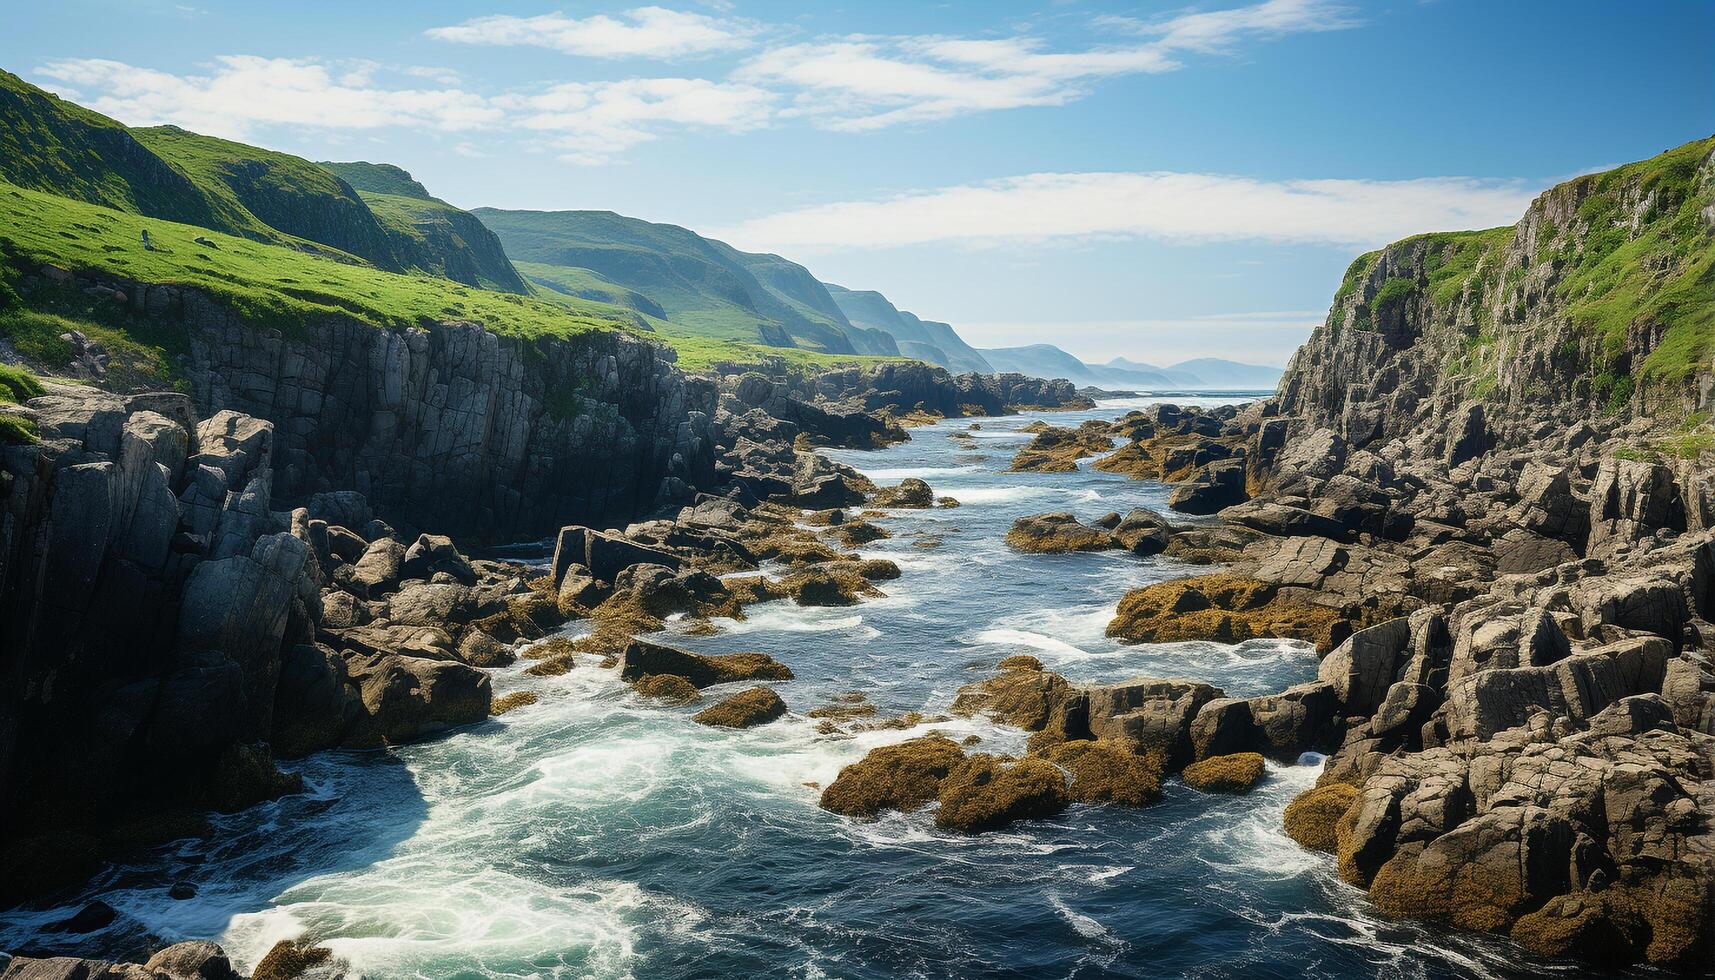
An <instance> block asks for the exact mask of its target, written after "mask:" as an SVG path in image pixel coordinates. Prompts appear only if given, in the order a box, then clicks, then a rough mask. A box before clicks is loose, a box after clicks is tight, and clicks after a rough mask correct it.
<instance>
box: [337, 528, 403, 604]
mask: <svg viewBox="0 0 1715 980" xmlns="http://www.w3.org/2000/svg"><path fill="white" fill-rule="evenodd" d="M404 564H405V546H404V545H403V544H400V543H399V542H398V541H395V540H394V539H392V538H376V539H375V540H374V541H371V542H370V543H369V547H368V548H366V549H364V552H363V557H361V558H359V559H358V560H357V562H356V563H355V564H353V565H352V566H351V577H350V578H348V579H347V580H346V584H347V586H348V587H349V588H350V589H351V590H352V591H353V592H355V593H357V594H358V595H360V596H363V597H365V598H370V599H377V598H380V597H381V596H382V595H384V594H386V593H388V592H391V591H393V589H394V588H396V587H397V586H398V584H399V575H400V572H401V570H402V568H403V567H404Z"/></svg>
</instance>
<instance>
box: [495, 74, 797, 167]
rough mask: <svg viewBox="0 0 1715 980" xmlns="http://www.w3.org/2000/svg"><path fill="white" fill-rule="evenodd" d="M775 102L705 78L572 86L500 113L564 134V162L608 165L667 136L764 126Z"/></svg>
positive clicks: (558, 142) (560, 141)
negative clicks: (624, 153)
mask: <svg viewBox="0 0 1715 980" xmlns="http://www.w3.org/2000/svg"><path fill="white" fill-rule="evenodd" d="M774 98H775V96H774V94H773V93H772V92H769V91H767V90H765V89H760V88H756V87H754V86H751V85H742V84H722V83H719V82H711V81H708V80H707V79H701V78H632V79H626V80H624V81H618V82H569V83H566V84H563V85H555V86H553V87H552V88H549V89H547V90H546V91H543V92H540V93H537V94H534V95H515V96H507V97H504V98H502V99H498V100H496V103H497V104H498V105H501V106H504V107H505V108H507V109H510V110H513V111H514V112H515V113H517V118H516V124H517V125H518V126H520V127H522V128H524V129H531V130H537V131H541V132H548V133H556V134H560V135H558V136H557V137H556V138H555V139H554V141H553V142H554V145H555V147H556V148H558V149H559V150H561V151H562V153H561V159H564V160H566V161H568V162H571V163H585V164H590V163H603V162H606V161H608V160H610V159H612V158H613V157H614V156H615V155H616V154H618V153H620V152H622V151H624V150H626V149H629V148H630V147H632V146H635V145H637V144H639V143H643V142H646V141H648V140H652V139H655V138H656V137H657V136H658V135H659V134H660V132H661V131H662V130H664V129H671V128H685V127H695V128H703V129H717V130H725V131H727V132H743V131H745V130H748V129H754V128H756V127H758V126H762V125H765V124H766V123H767V122H768V119H769V116H770V113H771V111H772V107H773V103H774Z"/></svg>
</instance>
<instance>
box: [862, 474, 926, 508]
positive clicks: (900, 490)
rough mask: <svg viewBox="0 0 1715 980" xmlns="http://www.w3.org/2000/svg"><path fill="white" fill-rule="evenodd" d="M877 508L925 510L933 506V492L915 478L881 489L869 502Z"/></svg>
mask: <svg viewBox="0 0 1715 980" xmlns="http://www.w3.org/2000/svg"><path fill="white" fill-rule="evenodd" d="M871 502H872V503H873V504H874V505H875V506H877V507H904V508H927V507H933V506H935V491H934V490H932V489H930V487H929V484H927V483H925V482H923V481H922V480H919V479H917V478H915V477H908V478H906V479H904V480H901V481H900V483H899V486H897V487H882V488H881V489H880V490H878V491H876V494H875V499H874V500H873V501H871Z"/></svg>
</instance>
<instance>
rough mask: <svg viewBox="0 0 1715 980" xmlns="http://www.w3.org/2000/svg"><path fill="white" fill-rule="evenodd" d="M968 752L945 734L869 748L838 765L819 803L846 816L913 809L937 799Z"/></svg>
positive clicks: (871, 816) (871, 814) (823, 807)
mask: <svg viewBox="0 0 1715 980" xmlns="http://www.w3.org/2000/svg"><path fill="white" fill-rule="evenodd" d="M964 757H965V753H964V750H963V749H961V748H959V745H958V743H956V742H954V741H953V740H952V739H949V738H947V737H945V736H942V735H930V736H927V737H924V738H914V739H911V740H909V741H906V742H900V743H899V744H897V745H883V746H881V747H879V748H876V749H871V750H870V752H869V754H868V755H866V756H864V757H863V759H862V760H860V761H858V762H854V763H852V764H851V765H849V766H846V767H845V768H844V769H842V770H840V774H839V777H838V778H837V779H835V780H834V781H833V782H832V783H830V784H828V788H827V789H825V790H823V791H822V798H821V803H820V805H821V807H822V809H824V810H830V811H832V812H834V813H839V814H843V815H845V816H848V817H863V818H873V817H876V816H878V815H879V814H881V813H882V812H883V811H885V810H899V811H903V812H910V811H912V810H916V809H918V808H920V807H922V806H924V805H926V804H928V803H929V802H930V801H932V800H934V799H935V798H936V797H937V796H938V795H939V794H940V792H941V781H942V780H943V779H945V778H946V777H947V774H948V773H949V772H951V771H952V770H953V769H954V767H956V766H958V765H959V764H960V763H961V762H962V761H963V760H964Z"/></svg>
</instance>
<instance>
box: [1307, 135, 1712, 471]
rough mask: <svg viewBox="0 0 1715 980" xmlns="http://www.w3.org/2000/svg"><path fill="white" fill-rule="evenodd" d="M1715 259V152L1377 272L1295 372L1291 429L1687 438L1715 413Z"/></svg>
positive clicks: (1351, 289)
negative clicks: (1664, 432) (1673, 430)
mask: <svg viewBox="0 0 1715 980" xmlns="http://www.w3.org/2000/svg"><path fill="white" fill-rule="evenodd" d="M1712 241H1715V139H1709V140H1701V141H1698V142H1695V143H1689V144H1686V145H1685V146H1682V147H1679V148H1677V149H1674V150H1671V151H1669V152H1668V153H1665V154H1663V155H1661V156H1658V157H1655V158H1653V159H1651V160H1646V161H1643V162H1640V163H1637V164H1632V165H1630V166H1626V167H1621V168H1619V169H1617V170H1612V171H1608V172H1606V173H1601V174H1593V175H1590V176H1586V177H1580V178H1578V179H1576V180H1573V181H1569V182H1567V183H1565V184H1561V185H1559V186H1557V187H1555V188H1553V189H1552V190H1549V191H1548V192H1546V193H1544V194H1543V195H1542V196H1541V197H1539V198H1537V200H1536V201H1535V202H1534V203H1532V204H1531V206H1530V208H1529V210H1528V211H1527V212H1526V213H1525V215H1524V217H1523V218H1522V219H1520V220H1519V222H1518V223H1517V224H1516V225H1513V226H1511V227H1507V228H1496V229H1492V230H1489V231H1481V232H1458V233H1445V234H1432V235H1421V236H1418V237H1415V238H1409V239H1406V240H1404V241H1401V242H1397V243H1395V244H1393V245H1390V246H1388V247H1387V248H1385V249H1382V250H1381V251H1379V252H1372V253H1370V254H1368V255H1364V256H1362V257H1360V258H1359V259H1358V260H1357V261H1356V262H1354V263H1353V264H1352V267H1351V269H1350V270H1348V271H1347V273H1346V277H1345V280H1344V282H1343V283H1342V284H1341V286H1340V289H1339V292H1338V293H1337V294H1336V296H1335V298H1334V304H1333V307H1332V309H1331V310H1330V311H1329V314H1328V318H1327V320H1326V322H1325V323H1323V324H1322V325H1321V326H1320V327H1318V328H1317V329H1316V331H1315V332H1314V333H1313V334H1312V336H1311V338H1310V340H1309V341H1308V342H1307V343H1306V344H1305V345H1304V346H1303V347H1302V348H1301V349H1300V350H1299V351H1298V353H1297V354H1296V355H1295V356H1294V357H1293V360H1292V362H1291V364H1290V365H1289V367H1288V369H1287V373H1286V376H1285V377H1284V378H1283V379H1282V381H1281V383H1280V388H1279V395H1280V413H1281V414H1282V415H1285V416H1288V417H1293V418H1296V419H1298V420H1299V421H1300V423H1301V424H1302V425H1303V427H1305V428H1306V429H1311V428H1319V427H1325V428H1329V429H1332V430H1334V431H1335V432H1336V433H1338V434H1339V435H1340V436H1341V437H1342V438H1344V439H1345V440H1346V441H1347V442H1348V443H1350V444H1352V445H1353V446H1355V447H1360V448H1361V447H1363V446H1366V445H1369V444H1371V443H1375V444H1378V445H1379V444H1382V443H1386V442H1387V441H1389V440H1391V439H1394V438H1407V439H1410V440H1413V441H1414V443H1416V444H1419V445H1421V446H1423V447H1425V448H1426V449H1428V450H1430V451H1432V452H1442V451H1456V450H1454V449H1451V448H1450V447H1451V446H1453V444H1454V443H1456V442H1457V441H1458V440H1459V439H1460V438H1462V437H1464V436H1466V435H1471V436H1474V437H1476V438H1480V439H1488V440H1492V441H1493V442H1494V444H1496V445H1500V446H1515V447H1516V446H1524V445H1527V444H1531V443H1538V442H1540V441H1541V440H1543V439H1545V438H1550V439H1557V440H1558V439H1561V437H1563V436H1564V434H1565V433H1566V432H1567V431H1569V430H1570V428H1571V427H1572V426H1573V424H1574V423H1576V422H1579V421H1583V420H1586V419H1605V420H1608V421H1609V423H1610V424H1611V425H1613V426H1614V427H1615V428H1617V429H1623V428H1625V427H1626V426H1627V424H1628V423H1637V430H1638V431H1644V430H1647V429H1651V428H1655V427H1657V426H1661V425H1673V424H1678V423H1681V422H1683V421H1684V420H1685V419H1686V418H1687V417H1688V416H1691V415H1692V414H1693V413H1697V412H1706V411H1707V410H1708V409H1709V408H1710V406H1711V383H1712V379H1715V360H1712V357H1715V349H1712V346H1711V345H1712V342H1715V319H1711V310H1715V249H1712V248H1711V242H1712ZM1473 413H1480V414H1477V416H1476V418H1475V420H1474V421H1471V416H1472V415H1473ZM1448 420H1455V422H1456V424H1453V425H1448V424H1447V423H1448ZM1479 430H1480V431H1479Z"/></svg>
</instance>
